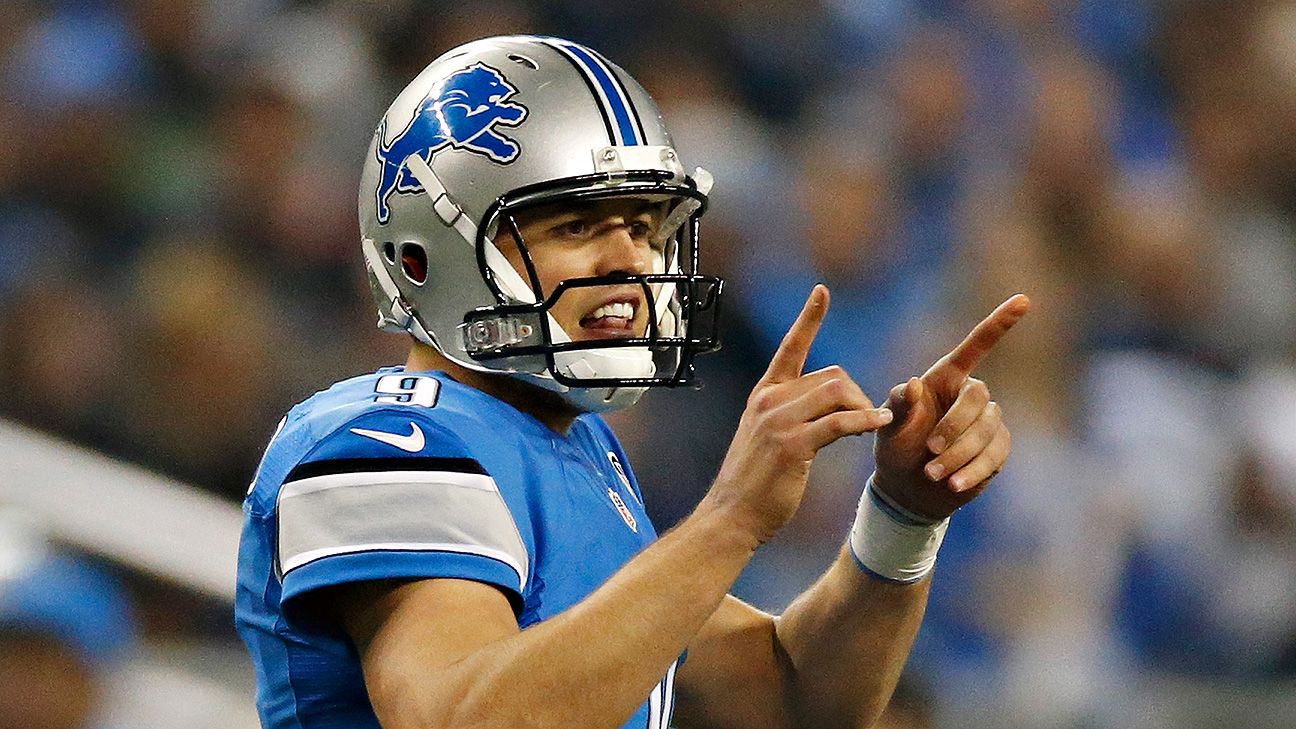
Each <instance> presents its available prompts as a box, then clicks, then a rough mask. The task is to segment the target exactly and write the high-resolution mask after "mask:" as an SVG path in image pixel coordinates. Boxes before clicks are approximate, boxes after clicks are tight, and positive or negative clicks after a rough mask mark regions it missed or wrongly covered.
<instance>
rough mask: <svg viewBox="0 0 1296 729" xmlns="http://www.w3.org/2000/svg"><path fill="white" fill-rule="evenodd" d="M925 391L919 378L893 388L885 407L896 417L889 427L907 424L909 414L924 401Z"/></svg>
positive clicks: (888, 394)
mask: <svg viewBox="0 0 1296 729" xmlns="http://www.w3.org/2000/svg"><path fill="white" fill-rule="evenodd" d="M923 390H924V387H923V381H922V380H920V379H919V378H917V377H910V378H909V381H908V382H902V383H900V384H899V385H896V386H895V387H893V388H891V392H889V393H887V400H886V404H885V405H884V406H883V407H886V408H888V409H890V410H891V412H892V413H894V415H895V418H894V419H893V420H892V421H891V424H890V425H889V426H888V427H890V428H893V429H894V428H899V427H900V426H901V425H902V424H903V423H904V422H905V420H906V419H907V418H908V416H909V412H910V411H911V410H913V409H914V407H916V406H917V405H918V403H919V401H920V400H922V395H923Z"/></svg>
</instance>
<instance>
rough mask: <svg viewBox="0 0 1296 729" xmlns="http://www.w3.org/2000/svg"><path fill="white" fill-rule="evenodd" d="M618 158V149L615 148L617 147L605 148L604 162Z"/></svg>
mask: <svg viewBox="0 0 1296 729" xmlns="http://www.w3.org/2000/svg"><path fill="white" fill-rule="evenodd" d="M616 158H617V153H616V150H615V149H605V150H603V161H604V162H611V161H612V160H614V159H616Z"/></svg>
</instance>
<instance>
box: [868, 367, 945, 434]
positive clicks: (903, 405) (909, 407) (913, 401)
mask: <svg viewBox="0 0 1296 729" xmlns="http://www.w3.org/2000/svg"><path fill="white" fill-rule="evenodd" d="M931 395H934V393H932V392H931V390H930V389H929V388H928V387H927V385H926V383H924V382H923V381H922V379H920V378H918V377H910V378H909V381H908V382H905V383H902V384H899V385H896V386H895V387H893V388H891V392H890V393H888V394H887V401H886V405H885V406H884V407H887V408H889V409H890V410H891V412H892V413H893V414H894V417H893V419H892V421H891V423H890V424H889V425H887V426H886V427H885V428H883V429H882V431H881V432H882V433H883V434H884V435H887V436H890V437H891V438H896V437H900V438H901V439H902V440H907V439H909V437H910V435H914V436H915V437H917V439H918V440H919V441H923V440H925V438H926V436H927V432H926V431H927V430H928V429H930V428H931V425H932V423H931V422H930V421H931V420H932V418H931V416H932V415H933V414H934V412H935V410H934V404H933V403H931V402H928V400H929V399H930V397H931Z"/></svg>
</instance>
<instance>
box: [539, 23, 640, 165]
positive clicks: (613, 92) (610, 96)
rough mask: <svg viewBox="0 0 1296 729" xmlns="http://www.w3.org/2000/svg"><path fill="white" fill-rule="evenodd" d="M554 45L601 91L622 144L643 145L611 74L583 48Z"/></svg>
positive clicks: (624, 99)
mask: <svg viewBox="0 0 1296 729" xmlns="http://www.w3.org/2000/svg"><path fill="white" fill-rule="evenodd" d="M555 45H557V46H558V47H560V48H562V49H563V50H565V51H567V52H568V53H570V54H571V55H572V56H574V57H575V58H576V59H577V60H578V61H579V62H580V63H581V65H582V66H584V67H585V69H586V71H587V72H588V74H589V76H590V78H592V79H594V81H595V83H597V84H598V86H599V88H600V89H601V90H602V91H603V95H604V96H605V97H607V102H608V106H609V107H610V111H611V112H612V119H613V120H614V121H615V122H616V127H617V131H618V132H620V136H621V140H622V144H625V145H631V146H634V145H640V144H643V140H641V139H640V138H639V132H638V130H637V129H636V128H635V120H634V119H632V118H631V112H630V104H629V100H628V99H626V98H625V96H624V94H623V93H622V91H621V88H620V87H619V86H618V85H617V83H616V81H614V80H613V79H612V72H611V71H610V70H609V69H608V68H607V67H605V66H604V65H603V64H602V63H601V62H599V60H598V59H597V58H595V57H594V56H593V55H592V54H591V53H590V52H589V51H588V50H587V49H586V48H584V47H583V46H578V45H576V44H575V43H557V44H555Z"/></svg>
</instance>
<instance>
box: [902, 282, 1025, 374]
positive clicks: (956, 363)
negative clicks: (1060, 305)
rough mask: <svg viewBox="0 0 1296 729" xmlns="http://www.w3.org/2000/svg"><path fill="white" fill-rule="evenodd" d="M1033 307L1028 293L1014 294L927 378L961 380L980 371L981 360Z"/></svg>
mask: <svg viewBox="0 0 1296 729" xmlns="http://www.w3.org/2000/svg"><path fill="white" fill-rule="evenodd" d="M1030 308H1031V302H1030V299H1029V298H1027V297H1026V295H1025V294H1014V295H1013V296H1011V297H1009V298H1008V300H1007V301H1005V302H1003V303H1002V304H1000V305H999V306H998V307H996V308H995V310H994V311H992V312H990V316H987V317H986V318H985V319H982V320H981V323H980V324H977V325H976V326H975V327H973V328H972V331H971V332H969V333H968V335H967V336H966V337H964V339H963V341H962V342H959V344H958V346H957V347H955V348H954V349H952V350H951V351H950V353H949V354H947V355H945V356H944V357H941V358H940V360H938V361H937V362H936V364H934V365H932V368H931V369H930V370H927V374H926V375H925V376H924V377H933V376H943V377H950V378H953V379H955V380H959V381H962V380H964V379H966V378H967V377H968V376H969V375H971V374H972V371H973V370H975V369H976V366H977V365H978V364H979V363H980V362H981V358H982V357H985V356H986V354H987V353H989V351H990V350H991V349H994V346H995V345H996V344H998V343H999V340H1000V339H1002V338H1003V335H1005V334H1007V333H1008V330H1009V329H1011V328H1012V327H1013V325H1014V324H1016V323H1017V322H1019V321H1021V319H1022V317H1024V316H1026V313H1027V312H1029V311H1030Z"/></svg>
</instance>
